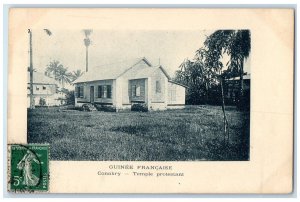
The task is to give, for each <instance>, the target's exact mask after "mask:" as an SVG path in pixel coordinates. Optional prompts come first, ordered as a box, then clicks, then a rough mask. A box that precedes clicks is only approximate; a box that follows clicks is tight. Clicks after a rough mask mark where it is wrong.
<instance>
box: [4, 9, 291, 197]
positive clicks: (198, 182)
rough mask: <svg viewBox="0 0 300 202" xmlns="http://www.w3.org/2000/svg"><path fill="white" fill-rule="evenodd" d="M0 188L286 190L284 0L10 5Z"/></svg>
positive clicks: (287, 33)
mask: <svg viewBox="0 0 300 202" xmlns="http://www.w3.org/2000/svg"><path fill="white" fill-rule="evenodd" d="M8 48H9V50H8V51H9V59H8V61H9V66H8V82H9V86H8V134H7V164H8V168H7V176H8V177H7V189H8V190H9V192H10V193H11V194H14V193H291V192H292V191H293V169H292V168H293V86H294V83H293V82H294V73H293V72H294V10H293V9H196V8H195V9H171V8H170V9H159V8H156V9H150V8H148V9H146V8H139V9H133V8H131V9H130V8H122V9H121V8H119V9H117V8H115V9H112V8H110V9H107V8H95V9H68V8H61V9H59V8H55V9H54V8H11V9H10V11H9V47H8Z"/></svg>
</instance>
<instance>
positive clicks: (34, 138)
mask: <svg viewBox="0 0 300 202" xmlns="http://www.w3.org/2000/svg"><path fill="white" fill-rule="evenodd" d="M226 114H227V116H228V121H229V134H230V142H229V145H228V146H224V138H223V137H224V136H223V114H222V110H221V107H220V106H193V107H187V108H186V109H181V110H167V111H158V112H121V113H116V112H100V111H96V112H84V111H77V110H67V109H61V108H48V109H46V108H43V109H41V108H40V109H34V110H28V142H29V143H49V144H50V147H51V153H50V155H51V159H52V160H117V161H118V160H120V161H177V160H180V161H188V160H249V125H250V123H249V121H250V115H249V112H239V111H237V110H236V109H235V108H234V107H230V108H227V111H226Z"/></svg>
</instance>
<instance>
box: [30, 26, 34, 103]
mask: <svg viewBox="0 0 300 202" xmlns="http://www.w3.org/2000/svg"><path fill="white" fill-rule="evenodd" d="M28 33H29V63H30V64H29V76H30V109H34V108H35V104H34V97H33V62H32V30H31V29H28Z"/></svg>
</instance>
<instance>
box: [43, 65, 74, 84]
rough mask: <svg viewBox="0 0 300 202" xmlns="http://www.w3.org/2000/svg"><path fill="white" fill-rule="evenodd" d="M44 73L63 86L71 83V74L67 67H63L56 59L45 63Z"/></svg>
mask: <svg viewBox="0 0 300 202" xmlns="http://www.w3.org/2000/svg"><path fill="white" fill-rule="evenodd" d="M45 75H46V76H49V77H51V78H54V79H55V80H56V81H58V82H59V83H60V84H61V85H62V87H63V88H64V87H65V84H66V83H71V82H72V79H73V75H72V73H70V72H68V68H65V67H64V66H63V65H62V64H60V62H59V61H57V60H53V61H51V62H50V63H49V64H48V65H47V68H46V71H45Z"/></svg>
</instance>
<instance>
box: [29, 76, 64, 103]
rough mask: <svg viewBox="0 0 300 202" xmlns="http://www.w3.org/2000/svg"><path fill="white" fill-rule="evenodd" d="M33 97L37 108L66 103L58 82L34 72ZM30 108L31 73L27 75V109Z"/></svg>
mask: <svg viewBox="0 0 300 202" xmlns="http://www.w3.org/2000/svg"><path fill="white" fill-rule="evenodd" d="M33 97H34V104H35V106H41V105H43V106H59V105H63V104H65V103H66V97H65V93H63V92H61V91H60V90H59V89H58V82H57V81H56V80H54V79H53V78H49V77H47V76H45V75H44V74H42V73H39V72H33ZM29 106H30V73H29V72H28V74H27V107H29Z"/></svg>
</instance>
